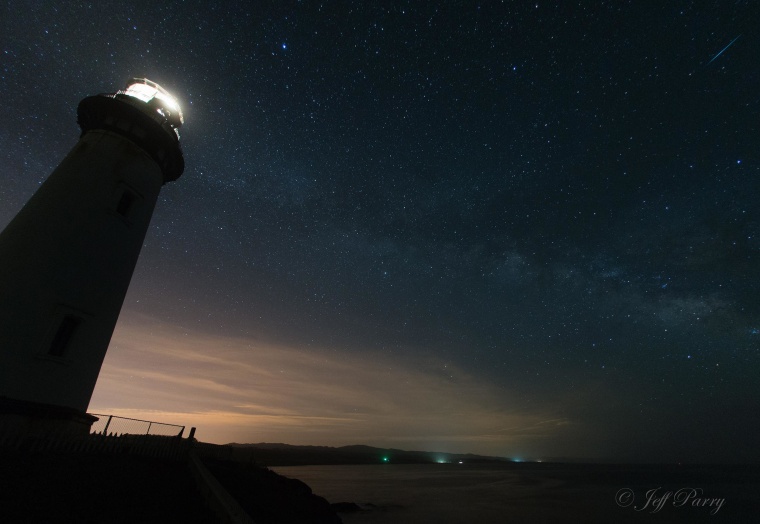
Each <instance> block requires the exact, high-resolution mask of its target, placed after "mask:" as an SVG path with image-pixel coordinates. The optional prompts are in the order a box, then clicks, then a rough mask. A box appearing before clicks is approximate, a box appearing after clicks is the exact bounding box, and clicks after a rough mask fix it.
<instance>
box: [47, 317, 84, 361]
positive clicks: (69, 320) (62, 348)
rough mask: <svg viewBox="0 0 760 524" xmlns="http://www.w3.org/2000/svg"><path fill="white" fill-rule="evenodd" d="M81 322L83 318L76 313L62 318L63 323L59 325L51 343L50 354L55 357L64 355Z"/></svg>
mask: <svg viewBox="0 0 760 524" xmlns="http://www.w3.org/2000/svg"><path fill="white" fill-rule="evenodd" d="M81 323H82V319H81V318H79V317H75V316H74V315H66V316H65V317H63V320H61V323H60V324H59V326H58V330H57V331H56V332H55V336H54V337H53V341H52V342H51V343H50V349H48V355H50V356H53V357H63V356H64V355H65V354H66V351H67V350H68V349H69V344H70V343H71V339H72V338H73V337H74V333H75V332H76V330H77V328H78V327H79V324H81Z"/></svg>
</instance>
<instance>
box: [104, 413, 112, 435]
mask: <svg viewBox="0 0 760 524" xmlns="http://www.w3.org/2000/svg"><path fill="white" fill-rule="evenodd" d="M112 418H113V415H108V422H106V427H104V428H103V435H108V426H109V425H110V424H111V419H112Z"/></svg>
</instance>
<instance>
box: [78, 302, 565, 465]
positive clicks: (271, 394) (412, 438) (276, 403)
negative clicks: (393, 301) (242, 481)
mask: <svg viewBox="0 0 760 524" xmlns="http://www.w3.org/2000/svg"><path fill="white" fill-rule="evenodd" d="M443 368H444V365H443V364H441V363H437V362H435V361H434V360H433V359H431V358H426V359H424V361H423V360H420V359H419V358H416V357H415V358H412V357H410V358H407V359H404V358H399V357H398V356H394V358H393V359H392V360H391V359H389V358H386V357H383V356H382V355H372V356H369V355H366V354H364V355H363V356H362V357H361V358H358V357H355V356H352V355H350V354H345V353H339V352H334V351H330V350H329V349H322V350H314V349H298V348H292V347H282V346H276V345H272V344H267V343H263V342H260V341H256V340H254V339H245V338H233V337H224V336H214V335H208V334H202V333H193V332H189V331H187V330H183V329H180V328H178V327H176V326H169V325H165V324H160V323H157V322H155V321H153V320H151V319H149V318H146V317H136V316H130V315H127V319H126V320H124V321H122V322H121V323H120V324H119V327H118V328H117V330H116V332H115V333H114V337H113V340H112V342H111V348H110V349H109V353H108V355H107V357H106V361H105V363H104V365H103V368H102V371H101V374H100V378H99V381H98V384H97V387H96V389H95V393H94V395H93V399H92V402H91V404H90V411H91V412H96V413H108V414H115V415H120V416H125V417H130V418H138V419H147V420H155V421H159V422H166V423H171V424H180V425H187V426H195V427H197V428H198V432H197V436H198V438H200V439H201V440H204V441H209V442H218V443H224V442H232V441H235V442H262V441H278V442H287V443H291V444H322V445H347V444H356V443H366V444H373V445H378V446H385V445H388V446H391V445H396V446H403V447H407V448H418V449H435V450H441V451H459V452H478V453H490V454H498V455H508V456H509V455H513V454H515V453H517V452H520V453H521V452H522V450H523V449H526V448H531V449H537V448H540V446H541V443H542V442H544V443H545V441H546V440H547V439H551V440H555V439H556V438H557V437H558V436H559V433H560V432H561V431H562V430H563V428H565V427H566V426H567V425H569V423H570V422H569V420H567V419H564V418H561V417H560V418H557V417H556V416H552V415H551V414H548V413H533V412H531V413H528V412H525V411H524V410H520V409H516V408H515V407H514V406H510V401H509V400H508V399H509V395H505V392H504V390H503V389H502V388H497V387H496V386H495V385H493V384H489V383H487V382H485V381H483V380H481V379H476V378H475V377H473V376H469V375H467V374H465V373H464V372H462V371H461V370H459V369H456V368H453V367H452V366H451V365H446V366H445V369H446V373H445V374H444V373H441V372H440V369H443ZM514 405H517V402H514Z"/></svg>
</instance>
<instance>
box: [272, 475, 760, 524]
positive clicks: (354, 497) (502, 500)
mask: <svg viewBox="0 0 760 524" xmlns="http://www.w3.org/2000/svg"><path fill="white" fill-rule="evenodd" d="M272 469H274V470H275V471H277V472H278V473H280V474H282V475H285V476H288V477H292V478H297V479H300V480H302V481H304V482H306V483H307V484H308V485H309V486H311V488H312V490H313V491H314V493H316V494H318V495H320V496H322V497H325V498H326V499H327V500H328V501H330V502H356V503H359V504H367V503H369V504H373V505H374V506H375V507H374V508H370V509H368V510H367V511H363V512H361V513H353V514H350V513H344V514H341V517H342V518H343V522H344V523H345V524H374V523H395V524H407V523H408V524H412V523H413V524H427V523H431V524H432V523H436V524H441V523H452V524H453V523H473V522H478V523H491V522H493V523H506V522H557V523H559V522H600V523H601V522H659V523H661V522H749V520H746V519H747V518H750V517H751V516H752V515H757V511H758V510H760V507H759V506H758V503H757V502H756V499H757V497H756V495H755V494H756V493H758V492H760V475H758V473H757V470H756V469H755V470H752V469H748V468H724V467H720V466H702V467H690V468H683V467H680V466H598V465H590V466H589V465H548V464H547V465H544V464H514V465H510V464H507V465H504V466H468V465H458V464H430V465H395V464H384V465H374V466H366V465H363V466H291V467H276V468H272ZM625 488H627V489H630V490H631V492H632V493H633V495H634V496H635V501H634V502H633V504H631V505H630V506H626V507H621V506H620V505H618V504H617V502H616V495H617V494H618V492H619V491H620V490H621V489H625ZM692 488H696V489H700V490H702V491H701V492H695V493H696V494H695V495H694V497H693V498H692V499H690V500H688V502H686V503H679V502H678V501H676V502H674V499H673V498H674V497H675V493H676V492H677V491H678V490H690V489H692ZM649 490H658V491H656V492H655V497H657V496H662V495H665V494H666V493H667V492H671V495H670V496H669V497H668V498H665V501H664V502H663V503H662V504H661V507H660V509H659V510H657V511H654V510H655V509H656V507H655V505H654V501H655V500H656V498H655V497H653V498H652V499H651V502H652V503H651V504H649V505H648V506H645V504H646V499H647V491H649ZM689 493H691V492H687V491H682V492H681V496H687V495H688V494H689ZM700 495H701V498H700ZM695 498H696V499H698V500H697V503H698V504H703V505H701V506H700V505H694V499H695ZM719 499H723V500H724V501H723V502H722V503H721V507H720V508H719V509H717V510H716V506H717V504H718V500H719ZM623 502H625V501H623ZM707 504H712V506H709V505H707ZM634 506H637V507H638V508H642V507H643V510H639V511H637V510H635V509H634ZM711 511H715V513H713V514H711ZM752 518H753V517H752Z"/></svg>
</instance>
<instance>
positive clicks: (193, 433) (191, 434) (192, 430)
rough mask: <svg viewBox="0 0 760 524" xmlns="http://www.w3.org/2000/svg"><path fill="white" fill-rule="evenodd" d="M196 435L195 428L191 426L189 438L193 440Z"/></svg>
mask: <svg viewBox="0 0 760 524" xmlns="http://www.w3.org/2000/svg"><path fill="white" fill-rule="evenodd" d="M194 437H195V428H190V434H189V435H188V436H187V440H193V438H194Z"/></svg>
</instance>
